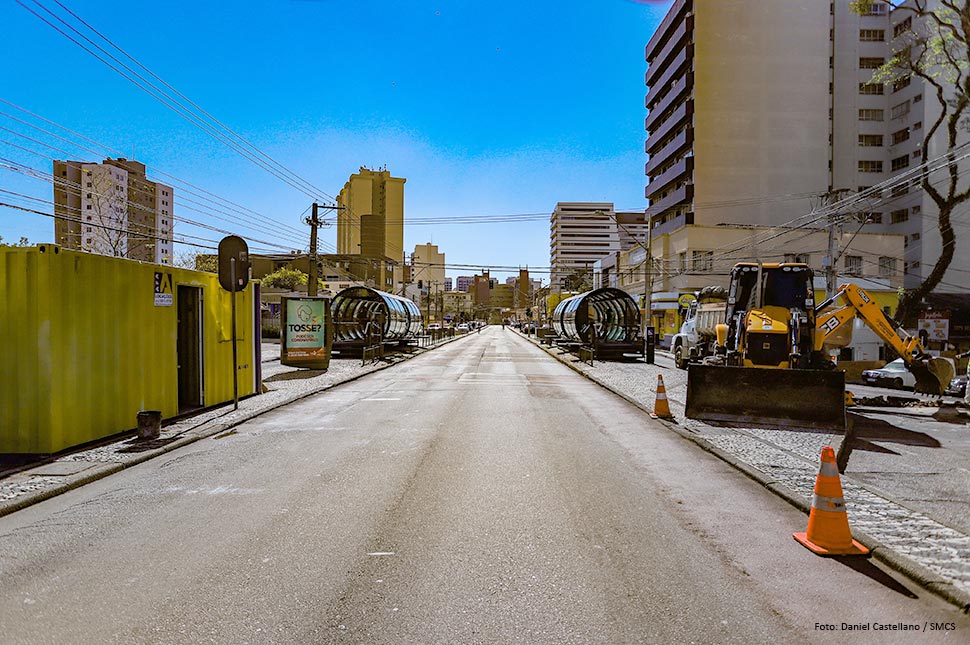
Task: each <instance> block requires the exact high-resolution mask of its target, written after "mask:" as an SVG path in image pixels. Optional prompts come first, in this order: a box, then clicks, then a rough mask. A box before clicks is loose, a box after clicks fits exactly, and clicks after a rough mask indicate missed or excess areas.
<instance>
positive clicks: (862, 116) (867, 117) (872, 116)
mask: <svg viewBox="0 0 970 645" xmlns="http://www.w3.org/2000/svg"><path fill="white" fill-rule="evenodd" d="M883 115H884V111H883V110H872V109H865V110H859V120H860V121H882V120H883V119H884V116H883Z"/></svg>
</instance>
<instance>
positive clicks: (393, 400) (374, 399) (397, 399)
mask: <svg viewBox="0 0 970 645" xmlns="http://www.w3.org/2000/svg"><path fill="white" fill-rule="evenodd" d="M400 400H401V399H361V401H400Z"/></svg>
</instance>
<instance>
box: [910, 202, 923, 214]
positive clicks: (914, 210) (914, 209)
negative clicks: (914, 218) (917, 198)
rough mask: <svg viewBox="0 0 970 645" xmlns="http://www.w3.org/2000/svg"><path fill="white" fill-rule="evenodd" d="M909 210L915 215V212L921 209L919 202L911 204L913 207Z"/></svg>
mask: <svg viewBox="0 0 970 645" xmlns="http://www.w3.org/2000/svg"><path fill="white" fill-rule="evenodd" d="M911 210H912V212H913V215H916V214H917V213H919V212H920V211H921V210H923V209H922V208H921V207H920V205H919V204H917V205H916V206H913V208H912V209H911Z"/></svg>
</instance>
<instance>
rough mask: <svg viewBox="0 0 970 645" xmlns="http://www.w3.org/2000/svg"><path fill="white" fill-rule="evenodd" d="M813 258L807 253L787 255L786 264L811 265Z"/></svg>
mask: <svg viewBox="0 0 970 645" xmlns="http://www.w3.org/2000/svg"><path fill="white" fill-rule="evenodd" d="M809 260H811V256H810V255H808V254H807V253H786V254H785V262H798V263H801V264H809Z"/></svg>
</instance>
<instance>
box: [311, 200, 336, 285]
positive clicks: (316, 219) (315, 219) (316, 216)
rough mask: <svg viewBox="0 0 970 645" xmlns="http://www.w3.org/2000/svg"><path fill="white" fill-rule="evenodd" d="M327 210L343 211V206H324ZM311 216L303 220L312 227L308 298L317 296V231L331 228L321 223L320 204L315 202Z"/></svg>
mask: <svg viewBox="0 0 970 645" xmlns="http://www.w3.org/2000/svg"><path fill="white" fill-rule="evenodd" d="M323 208H326V209H327V210H331V211H339V210H343V209H344V207H343V206H324V207H323ZM312 209H313V210H312V211H311V212H310V216H309V217H307V218H306V219H305V220H303V221H304V222H305V223H306V224H309V225H310V277H309V279H308V282H309V284H307V289H306V293H307V295H308V296H315V295H317V229H318V228H319V227H321V226H329V224H326V223H324V222H321V221H320V204H318V203H316V202H313V206H312Z"/></svg>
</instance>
